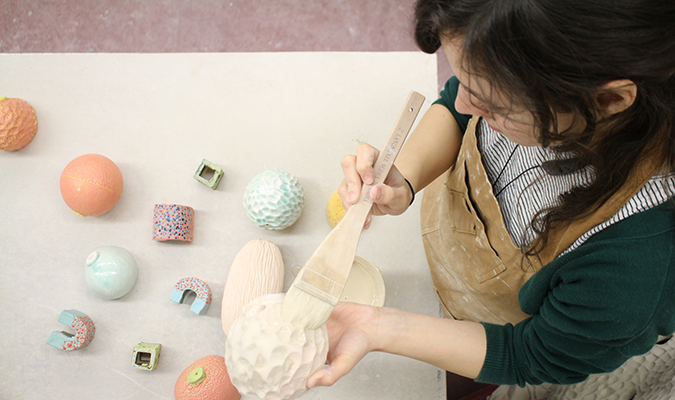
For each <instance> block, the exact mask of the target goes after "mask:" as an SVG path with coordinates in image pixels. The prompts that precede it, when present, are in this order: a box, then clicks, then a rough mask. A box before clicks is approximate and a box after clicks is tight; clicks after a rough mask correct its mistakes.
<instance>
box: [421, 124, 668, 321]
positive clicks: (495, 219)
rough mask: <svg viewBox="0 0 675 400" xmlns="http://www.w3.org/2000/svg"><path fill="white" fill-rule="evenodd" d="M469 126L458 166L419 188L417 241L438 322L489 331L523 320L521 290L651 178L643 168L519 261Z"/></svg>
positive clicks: (473, 130) (519, 254) (650, 169)
mask: <svg viewBox="0 0 675 400" xmlns="http://www.w3.org/2000/svg"><path fill="white" fill-rule="evenodd" d="M478 121H479V118H478V117H474V118H473V119H471V121H470V122H469V125H468V128H467V130H466V133H465V134H464V139H463V142H462V146H461V148H460V152H459V155H458V157H457V161H456V163H455V165H454V166H453V167H451V168H450V169H449V170H448V171H446V172H445V173H444V174H442V175H441V176H440V177H439V178H438V179H436V180H435V181H434V182H433V183H431V184H430V185H429V186H427V187H426V188H425V189H424V193H423V197H422V206H421V226H422V239H423V243H424V247H425V251H426V255H427V261H428V263H429V269H430V271H431V277H432V279H433V282H434V286H435V289H436V292H437V293H438V296H439V299H440V300H441V304H442V305H443V309H444V313H445V316H446V317H448V318H455V319H464V320H471V321H485V322H491V323H496V324H503V323H506V322H510V323H514V324H515V323H517V322H519V321H521V320H523V319H525V318H527V317H528V315H527V314H525V313H523V312H522V311H521V310H520V307H519V304H518V291H519V290H520V287H521V286H522V285H523V284H524V283H525V282H526V281H527V280H528V279H529V278H530V277H531V276H532V275H533V274H534V273H535V272H536V271H538V270H539V269H540V268H541V267H542V266H543V265H546V264H547V263H549V262H550V261H552V260H553V259H555V258H556V257H557V256H558V255H560V254H561V253H562V252H563V251H564V250H565V249H567V248H568V247H569V246H570V245H571V244H572V243H574V241H576V240H577V239H578V238H579V237H580V236H581V235H582V234H583V233H585V232H586V231H588V230H589V229H591V228H592V227H594V226H595V225H597V224H600V223H602V222H604V221H606V220H608V219H609V218H611V217H612V216H613V215H614V214H616V212H617V211H618V210H619V209H620V208H621V207H622V206H623V205H624V204H626V202H627V201H628V200H629V199H630V198H631V197H633V195H635V193H637V191H638V190H639V189H640V188H641V187H642V186H643V185H644V183H645V182H646V181H647V180H648V179H649V178H650V177H651V176H652V175H653V174H654V173H655V172H656V170H657V168H656V166H655V165H645V166H644V167H643V168H641V169H639V170H638V171H636V172H635V173H634V174H633V175H631V176H630V177H629V178H628V180H627V182H626V184H625V185H624V187H623V188H622V189H621V190H619V192H617V193H616V194H615V195H614V196H613V197H611V198H610V199H609V200H608V201H607V202H606V203H605V204H603V205H602V206H601V207H600V208H599V209H598V210H597V211H596V212H594V213H592V214H590V215H588V216H587V217H585V218H583V219H581V220H579V221H575V222H574V223H570V224H567V225H566V226H564V227H562V228H560V229H558V230H556V231H554V232H552V233H551V235H550V238H549V241H548V243H549V244H548V245H547V247H546V248H545V249H544V251H543V252H542V253H541V254H540V255H539V257H537V258H534V257H531V258H526V259H524V258H523V254H522V252H521V250H520V249H519V248H518V247H516V246H515V245H514V244H513V241H512V240H511V237H510V236H509V233H508V231H507V230H506V226H505V224H504V218H503V217H502V213H501V210H500V208H499V203H498V202H497V199H496V198H495V196H494V194H493V192H492V185H491V184H490V181H489V179H488V176H487V173H486V172H485V168H484V167H483V163H482V160H481V155H480V153H479V151H478V146H477V141H476V126H477V124H478Z"/></svg>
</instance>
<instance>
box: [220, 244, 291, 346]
mask: <svg viewBox="0 0 675 400" xmlns="http://www.w3.org/2000/svg"><path fill="white" fill-rule="evenodd" d="M283 286H284V261H283V258H282V257H281V251H279V248H278V247H277V246H276V245H275V244H274V243H272V242H270V241H269V240H264V239H257V240H251V241H250V242H248V243H246V245H244V247H242V249H241V250H239V252H238V253H237V255H236V256H235V257H234V260H233V261H232V266H231V267H230V272H229V273H228V275H227V281H226V282H225V290H224V291H223V303H222V308H221V319H222V323H223V331H224V332H225V334H226V335H227V333H228V332H229V331H230V327H232V324H233V323H234V321H235V320H236V319H237V318H239V316H240V315H241V313H242V310H243V308H244V306H245V305H246V304H248V303H249V302H251V301H252V300H254V299H257V298H258V297H260V296H262V295H265V294H272V293H281V291H282V290H283Z"/></svg>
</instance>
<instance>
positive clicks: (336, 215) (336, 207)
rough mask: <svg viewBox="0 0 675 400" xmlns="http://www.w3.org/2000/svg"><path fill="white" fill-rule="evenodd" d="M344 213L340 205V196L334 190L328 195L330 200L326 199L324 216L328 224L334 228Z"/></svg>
mask: <svg viewBox="0 0 675 400" xmlns="http://www.w3.org/2000/svg"><path fill="white" fill-rule="evenodd" d="M346 213H347V211H345V209H344V207H342V200H340V196H339V195H338V192H337V190H336V191H335V192H334V193H333V195H332V196H331V197H330V200H328V205H327V206H326V218H328V223H329V224H330V226H332V227H333V228H335V225H337V224H338V222H340V220H341V219H342V217H344V216H345V214H346Z"/></svg>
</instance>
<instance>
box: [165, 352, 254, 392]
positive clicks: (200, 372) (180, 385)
mask: <svg viewBox="0 0 675 400" xmlns="http://www.w3.org/2000/svg"><path fill="white" fill-rule="evenodd" d="M174 396H176V400H179V399H181V400H182V399H185V400H188V399H189V400H239V399H240V398H241V395H240V394H239V392H238V391H237V388H235V387H234V385H232V382H231V381H230V375H228V373H227V367H226V366H225V359H224V358H223V357H221V356H206V357H204V358H200V359H199V360H197V361H195V362H194V363H192V365H190V366H189V367H187V368H185V370H184V371H183V373H182V374H180V376H179V377H178V380H177V381H176V386H175V387H174Z"/></svg>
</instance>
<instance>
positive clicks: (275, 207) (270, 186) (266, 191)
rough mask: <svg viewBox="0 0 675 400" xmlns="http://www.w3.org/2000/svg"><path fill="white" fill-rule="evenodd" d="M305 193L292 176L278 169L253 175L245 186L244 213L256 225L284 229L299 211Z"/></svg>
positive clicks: (291, 223) (296, 216)
mask: <svg viewBox="0 0 675 400" xmlns="http://www.w3.org/2000/svg"><path fill="white" fill-rule="evenodd" d="M304 206H305V192H304V190H303V189H302V186H301V185H300V182H298V180H297V179H296V178H295V176H293V175H291V174H289V173H288V172H286V171H283V170H280V169H271V170H268V171H265V172H263V173H261V174H259V175H256V176H255V177H254V178H253V180H251V182H249V184H248V186H247V187H246V192H245V193H244V208H245V209H246V215H248V217H249V218H251V220H252V221H253V222H255V224H256V225H258V226H259V227H260V228H264V229H268V230H272V231H278V230H281V229H285V228H288V227H289V226H291V225H293V223H295V221H296V220H297V219H298V218H299V217H300V214H302V209H303V207H304Z"/></svg>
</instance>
